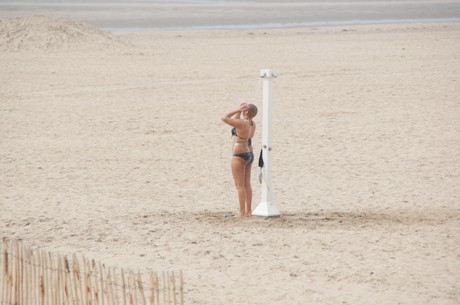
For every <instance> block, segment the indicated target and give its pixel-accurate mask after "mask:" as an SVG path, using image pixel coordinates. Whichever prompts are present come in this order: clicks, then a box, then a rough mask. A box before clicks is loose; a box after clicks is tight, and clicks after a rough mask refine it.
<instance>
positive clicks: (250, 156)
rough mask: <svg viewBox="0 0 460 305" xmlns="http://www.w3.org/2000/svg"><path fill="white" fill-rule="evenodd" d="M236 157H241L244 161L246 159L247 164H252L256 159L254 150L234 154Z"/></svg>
mask: <svg viewBox="0 0 460 305" xmlns="http://www.w3.org/2000/svg"><path fill="white" fill-rule="evenodd" d="M233 156H235V157H240V158H241V159H243V160H244V161H246V165H248V164H251V163H252V161H254V154H253V153H252V152H245V153H241V154H233Z"/></svg>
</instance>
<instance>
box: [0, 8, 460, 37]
mask: <svg viewBox="0 0 460 305" xmlns="http://www.w3.org/2000/svg"><path fill="white" fill-rule="evenodd" d="M30 15H46V16H61V17H69V18H73V19H77V20H81V21H84V22H87V23H91V24H93V25H96V26H98V27H100V28H102V29H104V30H107V31H130V32H131V31H150V30H200V29H202V30H213V29H217V30H218V29H227V30H232V29H264V28H266V29H268V28H286V27H319V26H331V25H353V24H383V23H424V22H460V0H351V1H350V0H287V1H279V0H73V1H66V0H62V1H61V0H45V1H37V0H14V1H13V0H0V17H11V16H30Z"/></svg>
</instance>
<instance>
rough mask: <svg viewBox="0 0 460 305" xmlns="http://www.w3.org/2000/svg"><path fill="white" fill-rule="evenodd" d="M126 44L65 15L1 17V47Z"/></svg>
mask: <svg viewBox="0 0 460 305" xmlns="http://www.w3.org/2000/svg"><path fill="white" fill-rule="evenodd" d="M123 46H126V43H125V42H122V41H121V40H120V39H119V38H118V37H116V36H114V35H112V34H110V33H108V32H104V31H102V30H100V29H98V28H97V27H95V26H92V25H90V24H87V23H83V22H79V21H75V20H72V19H69V18H63V17H45V16H30V17H4V18H0V51H34V50H70V51H78V50H88V49H89V50H104V49H113V48H120V47H123Z"/></svg>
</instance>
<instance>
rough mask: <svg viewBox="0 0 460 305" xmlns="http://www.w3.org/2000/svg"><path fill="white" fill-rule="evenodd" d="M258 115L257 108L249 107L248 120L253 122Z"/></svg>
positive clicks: (254, 106)
mask: <svg viewBox="0 0 460 305" xmlns="http://www.w3.org/2000/svg"><path fill="white" fill-rule="evenodd" d="M256 115H257V107H256V105H254V104H249V105H248V119H250V120H252V118H254V117H255V116H256Z"/></svg>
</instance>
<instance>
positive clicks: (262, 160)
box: [259, 149, 264, 168]
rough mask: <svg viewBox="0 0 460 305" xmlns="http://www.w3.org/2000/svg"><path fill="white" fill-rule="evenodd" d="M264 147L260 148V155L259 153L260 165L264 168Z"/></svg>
mask: <svg viewBox="0 0 460 305" xmlns="http://www.w3.org/2000/svg"><path fill="white" fill-rule="evenodd" d="M262 151H263V150H262V149H261V150H260V155H259V167H260V168H262V167H264V158H263V157H262Z"/></svg>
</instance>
